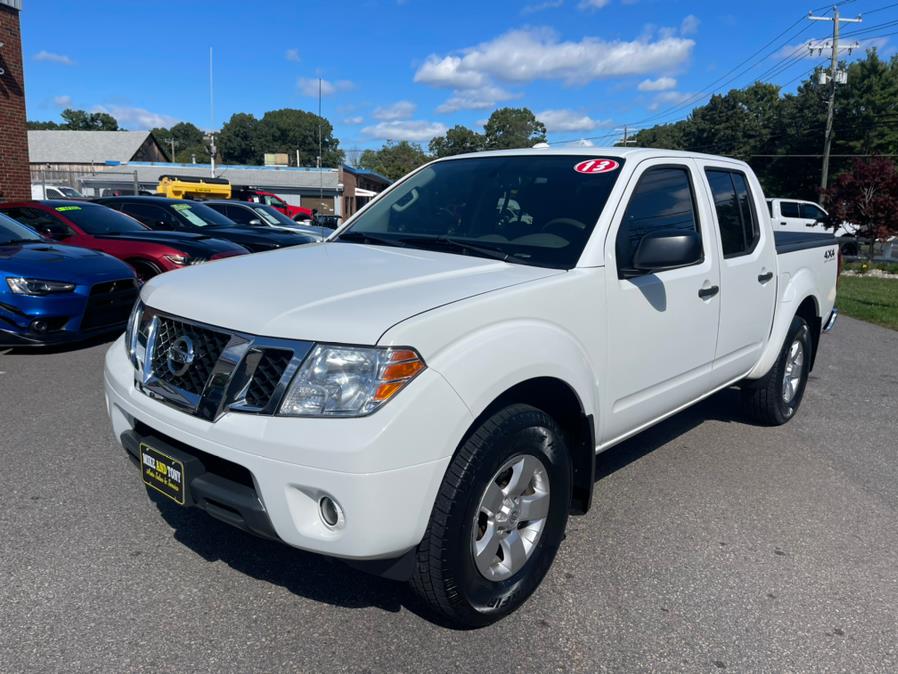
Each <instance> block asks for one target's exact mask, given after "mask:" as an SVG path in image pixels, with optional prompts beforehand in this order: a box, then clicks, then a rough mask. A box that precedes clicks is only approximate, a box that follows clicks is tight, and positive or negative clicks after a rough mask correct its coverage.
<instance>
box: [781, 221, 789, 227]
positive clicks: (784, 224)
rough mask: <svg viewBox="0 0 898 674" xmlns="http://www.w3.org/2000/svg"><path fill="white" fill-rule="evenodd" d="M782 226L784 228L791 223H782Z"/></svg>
mask: <svg viewBox="0 0 898 674" xmlns="http://www.w3.org/2000/svg"><path fill="white" fill-rule="evenodd" d="M780 224H781V225H783V227H785V226H786V225H788V224H789V223H788V222H781V223H780Z"/></svg>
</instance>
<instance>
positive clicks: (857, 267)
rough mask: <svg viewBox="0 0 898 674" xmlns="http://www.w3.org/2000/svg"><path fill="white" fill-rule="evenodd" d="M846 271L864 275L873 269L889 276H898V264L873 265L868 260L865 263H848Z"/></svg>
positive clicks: (878, 263) (881, 263)
mask: <svg viewBox="0 0 898 674" xmlns="http://www.w3.org/2000/svg"><path fill="white" fill-rule="evenodd" d="M845 269H846V271H849V270H850V271H859V272H862V273H866V272H868V271H870V270H871V269H879V270H880V271H884V272H888V273H889V274H898V262H874V263H872V264H871V263H870V262H867V261H866V260H864V261H863V262H861V261H858V262H846V263H845Z"/></svg>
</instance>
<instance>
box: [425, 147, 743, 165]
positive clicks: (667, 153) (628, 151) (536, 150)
mask: <svg viewBox="0 0 898 674" xmlns="http://www.w3.org/2000/svg"><path fill="white" fill-rule="evenodd" d="M516 155H532V156H536V157H538V156H542V155H568V156H582V157H597V156H598V157H617V158H621V159H627V160H641V159H652V158H654V157H678V158H684V159H686V158H698V159H710V160H714V161H721V160H723V161H728V162H735V163H738V164H743V165H744V164H745V162H743V161H741V160H739V159H733V158H732V157H724V156H721V155H713V154H704V153H702V152H686V151H683V150H665V149H662V148H650V147H582V146H576V147H570V146H562V145H559V146H556V147H531V148H520V149H516V150H490V151H487V152H471V153H468V154H457V155H453V156H451V157H445V158H443V159H438V160H437V161H446V160H451V159H462V158H465V157H503V156H516Z"/></svg>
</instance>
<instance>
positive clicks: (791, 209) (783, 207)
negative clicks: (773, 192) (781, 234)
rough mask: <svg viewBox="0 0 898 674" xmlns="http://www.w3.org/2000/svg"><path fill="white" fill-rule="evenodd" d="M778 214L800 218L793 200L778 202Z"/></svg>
mask: <svg viewBox="0 0 898 674" xmlns="http://www.w3.org/2000/svg"><path fill="white" fill-rule="evenodd" d="M780 215H781V216H783V217H784V218H800V217H801V216H800V215H799V214H798V204H797V203H795V202H794V201H781V202H780Z"/></svg>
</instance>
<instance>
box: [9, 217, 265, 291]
mask: <svg viewBox="0 0 898 674" xmlns="http://www.w3.org/2000/svg"><path fill="white" fill-rule="evenodd" d="M0 213H5V214H6V215H8V216H10V217H11V218H13V219H14V220H18V221H19V222H21V223H22V224H23V225H26V226H28V227H30V228H31V229H33V230H35V231H36V232H37V233H38V234H42V235H43V236H45V237H48V238H50V239H54V240H56V241H60V242H64V243H66V244H67V245H70V246H79V247H80V248H90V249H92V250H99V251H102V252H104V253H108V254H109V255H112V256H113V257H117V258H118V259H120V260H123V261H124V262H127V263H128V264H129V265H131V266H132V267H133V268H134V271H135V272H137V277H138V278H139V279H140V280H141V281H146V280H147V279H149V278H152V277H153V276H155V275H156V274H160V273H162V272H164V271H171V270H172V269H179V268H181V267H185V266H188V265H192V264H199V263H201V262H207V261H209V260H218V259H221V258H224V257H231V256H233V255H243V254H245V253H248V252H249V251H248V250H247V249H246V248H244V247H243V246H239V245H237V244H236V243H231V242H230V241H223V240H221V239H215V238H212V237H209V236H205V235H203V234H192V233H188V232H159V231H153V230H151V229H150V228H149V227H146V226H145V225H143V224H141V223H139V222H138V221H137V220H135V219H134V218H132V217H130V216H128V215H125V214H124V213H119V212H118V211H114V210H112V209H111V208H107V207H106V206H101V205H100V204H94V203H91V202H87V201H64V200H48V201H19V202H8V203H6V202H5V203H0Z"/></svg>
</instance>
